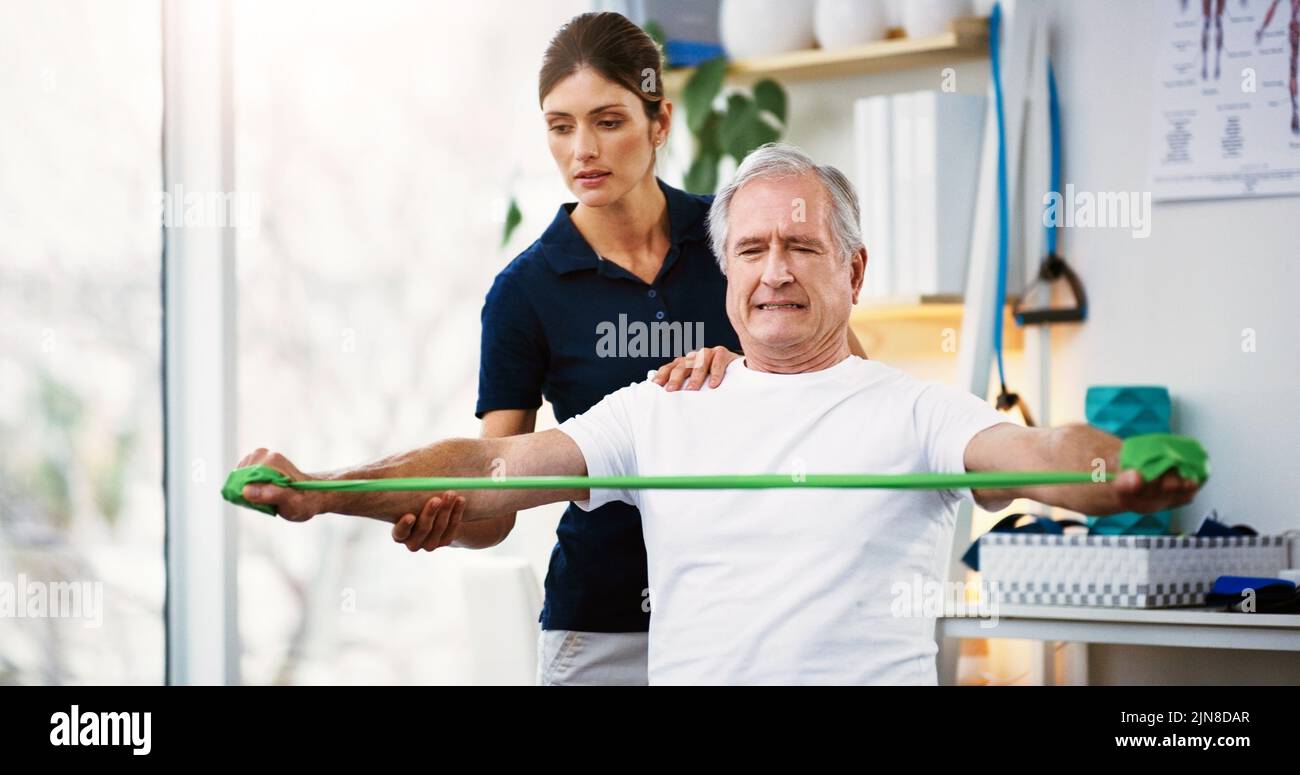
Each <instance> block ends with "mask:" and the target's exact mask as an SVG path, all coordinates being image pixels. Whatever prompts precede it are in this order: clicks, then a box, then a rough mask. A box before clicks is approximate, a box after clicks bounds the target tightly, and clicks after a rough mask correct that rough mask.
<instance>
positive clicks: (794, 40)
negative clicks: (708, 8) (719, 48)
mask: <svg viewBox="0 0 1300 775" xmlns="http://www.w3.org/2000/svg"><path fill="white" fill-rule="evenodd" d="M815 5H816V0H722V6H721V8H720V9H719V11H718V28H719V31H720V32H721V34H722V45H723V47H724V48H725V49H726V50H727V56H729V57H730V58H732V59H750V58H753V57H764V56H770V55H772V54H780V53H783V52H786V51H801V50H805V49H810V48H813V47H814V46H815V45H816V42H817V41H816V38H815V37H814V36H813V9H814V6H815Z"/></svg>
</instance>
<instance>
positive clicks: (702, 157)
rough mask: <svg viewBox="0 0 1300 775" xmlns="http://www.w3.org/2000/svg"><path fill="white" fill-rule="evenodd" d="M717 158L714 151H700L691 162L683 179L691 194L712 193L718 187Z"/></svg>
mask: <svg viewBox="0 0 1300 775" xmlns="http://www.w3.org/2000/svg"><path fill="white" fill-rule="evenodd" d="M718 160H719V156H718V154H716V153H703V152H702V153H700V154H699V155H698V156H696V157H695V160H694V161H692V162H691V168H690V169H689V170H687V171H686V178H685V180H684V181H683V185H685V187H686V190H687V191H689V192H691V193H692V194H712V193H714V191H716V190H717V188H718Z"/></svg>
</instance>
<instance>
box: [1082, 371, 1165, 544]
mask: <svg viewBox="0 0 1300 775" xmlns="http://www.w3.org/2000/svg"><path fill="white" fill-rule="evenodd" d="M1171 409H1172V402H1171V401H1170V399H1169V389H1168V388H1165V387H1161V386H1160V385H1095V386H1093V387H1090V388H1088V393H1087V396H1086V398H1085V399H1084V416H1085V417H1087V418H1088V424H1089V425H1091V426H1093V427H1094V428H1100V429H1101V430H1103V431H1106V432H1107V433H1113V434H1115V435H1116V436H1119V437H1120V438H1121V439H1127V438H1128V437H1130V436H1139V435H1141V434H1144V433H1169V432H1170V422H1169V418H1170V414H1171ZM1172 521H1173V519H1172V516H1171V515H1170V513H1169V512H1168V511H1161V512H1157V513H1155V514H1137V513H1134V512H1124V513H1122V514H1112V515H1110V516H1109V517H1088V528H1089V531H1090V532H1092V533H1094V534H1097V535H1167V534H1168V533H1169V532H1170V526H1171V524H1172Z"/></svg>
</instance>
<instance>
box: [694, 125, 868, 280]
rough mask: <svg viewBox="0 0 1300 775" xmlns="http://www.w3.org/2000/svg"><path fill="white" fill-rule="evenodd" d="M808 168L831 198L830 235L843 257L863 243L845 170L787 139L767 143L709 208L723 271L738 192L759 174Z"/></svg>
mask: <svg viewBox="0 0 1300 775" xmlns="http://www.w3.org/2000/svg"><path fill="white" fill-rule="evenodd" d="M809 172H811V173H814V174H815V175H816V176H817V179H818V180H820V181H821V183H822V186H824V187H825V189H826V193H827V194H828V198H829V199H830V202H831V213H830V226H831V236H832V238H833V239H834V240H835V249H836V251H837V252H838V253H839V254H840V257H841V258H842V259H843V260H844V261H848V260H849V257H850V256H852V255H853V254H854V253H856V252H857V251H858V248H861V247H862V227H861V226H860V225H859V220H860V218H861V215H860V211H859V208H858V195H857V193H856V192H854V190H853V184H852V183H850V182H849V179H848V178H846V177H845V176H844V173H843V172H840V171H839V170H837V169H835V168H834V167H832V166H830V165H829V164H817V163H816V162H814V161H813V160H812V158H811V157H809V156H808V154H806V153H804V152H803V151H801V150H799V149H798V148H796V147H795V146H793V145H790V144H788V143H768V144H766V145H762V146H759V147H758V148H756V149H754V151H753V152H751V153H750V154H749V155H748V156H746V157H745V160H744V161H742V162H741V163H740V167H739V168H737V170H736V175H735V177H734V178H732V180H731V182H730V183H728V184H727V185H725V186H723V187H722V190H721V191H719V192H718V195H717V196H716V197H714V199H713V206H712V207H710V208H709V241H710V243H711V244H712V247H713V255H714V257H715V258H716V259H717V261H718V268H719V269H721V270H722V273H723V274H726V273H727V218H728V215H729V214H730V211H731V200H732V199H733V198H734V197H735V196H736V192H737V191H739V190H740V189H741V187H742V186H744V185H745V184H746V183H749V182H751V181H754V180H757V179H759V178H781V177H787V176H790V175H803V174H806V173H809Z"/></svg>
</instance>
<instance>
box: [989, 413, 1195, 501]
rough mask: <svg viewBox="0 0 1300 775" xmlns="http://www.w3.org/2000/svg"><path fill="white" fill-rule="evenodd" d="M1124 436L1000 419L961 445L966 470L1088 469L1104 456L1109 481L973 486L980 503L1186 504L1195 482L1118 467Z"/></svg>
mask: <svg viewBox="0 0 1300 775" xmlns="http://www.w3.org/2000/svg"><path fill="white" fill-rule="evenodd" d="M1122 445H1123V441H1122V440H1121V439H1119V438H1118V437H1116V436H1112V435H1111V434H1109V433H1106V432H1105V431H1101V430H1098V429H1096V428H1093V427H1092V426H1090V425H1065V426H1061V427H1059V428H1025V427H1022V426H1019V425H1014V424H1012V423H1002V424H1000V425H994V426H993V427H991V428H987V429H985V430H983V431H980V432H979V433H977V434H975V437H974V438H972V439H971V440H970V443H969V444H968V445H967V446H966V454H965V463H966V470H967V471H1092V470H1096V469H1097V468H1098V467H1099V466H1098V463H1097V461H1099V460H1100V461H1103V464H1104V466H1105V468H1104V470H1105V471H1106V472H1109V473H1112V474H1115V479H1114V480H1113V481H1110V482H1099V483H1096V484H1070V485H1047V486H1039V487H1022V488H1016V489H1008V490H975V491H974V495H975V500H976V502H978V503H980V504H981V505H986V504H989V503H1002V502H1005V501H1008V500H1010V499H1012V498H1031V499H1033V500H1036V501H1039V502H1040V503H1046V504H1049V505H1052V506H1060V507H1061V508H1065V509H1070V510H1071V511H1078V512H1082V513H1084V514H1091V515H1094V516H1105V515H1107V514H1116V513H1119V512H1122V511H1135V512H1138V513H1139V514H1153V513H1155V512H1157V511H1162V510H1164V509H1169V508H1175V507H1178V506H1185V505H1187V504H1188V503H1190V502H1191V500H1192V498H1194V497H1195V496H1196V492H1197V490H1198V489H1199V488H1200V485H1199V484H1198V483H1197V482H1195V481H1194V480H1191V479H1183V478H1182V477H1180V476H1179V475H1178V474H1177V472H1175V471H1172V470H1171V471H1167V472H1166V473H1165V474H1164V475H1163V476H1160V477H1159V478H1157V479H1155V480H1152V481H1146V480H1144V479H1143V478H1142V474H1140V473H1138V472H1137V471H1123V472H1121V471H1120V466H1119V452H1120V447H1121V446H1122Z"/></svg>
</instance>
